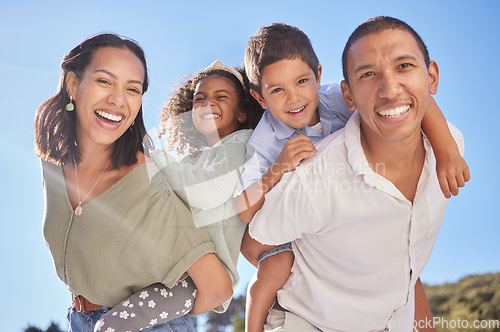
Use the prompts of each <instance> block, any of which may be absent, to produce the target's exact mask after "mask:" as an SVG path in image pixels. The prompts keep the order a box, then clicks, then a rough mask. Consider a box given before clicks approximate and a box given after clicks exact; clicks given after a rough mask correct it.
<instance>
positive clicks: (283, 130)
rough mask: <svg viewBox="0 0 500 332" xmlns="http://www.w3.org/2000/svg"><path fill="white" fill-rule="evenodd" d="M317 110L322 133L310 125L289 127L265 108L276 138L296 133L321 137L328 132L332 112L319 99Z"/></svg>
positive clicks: (286, 137) (291, 135)
mask: <svg viewBox="0 0 500 332" xmlns="http://www.w3.org/2000/svg"><path fill="white" fill-rule="evenodd" d="M318 111H319V119H320V121H321V124H322V125H323V133H324V134H322V133H320V132H318V131H317V130H315V129H312V128H311V127H310V126H305V127H303V128H299V129H296V128H293V127H290V126H289V125H287V124H284V123H283V122H281V121H280V120H278V119H276V118H275V117H274V116H273V115H272V113H271V112H270V111H269V109H267V110H266V112H267V113H268V116H269V122H270V123H271V127H272V128H273V130H274V132H275V133H276V137H277V138H278V139H280V140H281V139H289V138H291V137H293V136H296V135H300V134H303V135H306V136H309V137H319V138H323V137H325V136H327V135H328V134H330V129H331V126H332V121H333V114H332V112H330V110H329V109H328V107H327V106H326V105H325V104H324V103H323V102H322V101H321V99H320V100H319V103H318Z"/></svg>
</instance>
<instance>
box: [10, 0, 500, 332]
mask: <svg viewBox="0 0 500 332" xmlns="http://www.w3.org/2000/svg"><path fill="white" fill-rule="evenodd" d="M499 13H500V2H499V1H496V0H491V1H482V0H479V1H475V2H474V4H473V3H472V2H471V1H469V0H467V1H462V0H454V1H447V0H441V1H431V0H429V1H413V2H405V1H371V0H367V1H316V0H310V1H295V0H287V1H255V0H254V1H251V2H248V5H243V2H240V1H234V0H232V1H210V2H208V1H182V3H181V2H180V1H179V2H177V3H173V2H172V3H171V2H168V1H162V2H160V1H158V2H154V1H143V2H139V1H78V2H76V1H64V2H62V1H50V2H49V1H22V0H20V1H9V2H6V1H4V2H3V3H2V5H1V10H0V40H1V42H0V45H1V46H0V47H1V52H0V96H1V98H0V111H1V116H2V121H1V123H0V126H1V127H0V128H1V130H0V149H1V151H2V154H1V162H0V168H1V172H0V174H1V175H0V179H1V182H0V185H1V194H0V195H1V199H0V211H1V215H2V217H1V218H2V221H1V223H0V262H1V264H2V265H1V270H0V271H1V272H0V284H1V285H2V290H1V292H0V294H1V295H0V321H1V323H0V325H1V326H2V327H1V328H0V329H1V330H2V331H8V332H18V331H21V330H22V329H23V328H24V327H26V326H27V324H28V323H32V324H37V325H39V326H40V327H42V328H46V327H47V326H48V324H49V322H50V321H51V320H55V321H56V322H59V323H61V325H62V326H66V321H65V314H66V308H67V306H68V305H69V304H70V295H69V292H68V291H67V290H66V289H65V287H64V285H63V284H62V282H61V281H60V280H59V279H58V278H57V276H56V274H55V272H54V269H53V266H52V261H51V258H50V255H49V253H48V250H47V248H46V246H45V243H44V241H43V239H42V235H41V222H42V217H43V205H44V203H43V192H42V181H41V176H40V165H39V161H38V160H37V158H36V156H35V154H34V152H33V115H34V112H35V110H36V108H37V107H38V106H39V105H40V103H41V102H43V101H44V100H45V99H47V98H48V97H50V96H51V95H53V94H54V93H55V92H56V88H57V84H58V80H59V74H60V70H59V65H60V61H61V59H62V57H63V55H64V54H65V53H66V52H68V51H69V50H70V49H71V48H73V47H74V46H75V45H77V44H78V43H80V42H81V41H82V40H83V39H85V38H87V37H89V36H90V35H92V34H94V33H97V32H104V31H113V32H116V33H119V34H122V35H125V36H128V37H130V38H133V39H135V40H137V41H138V42H139V43H140V44H141V45H142V46H143V48H144V49H145V51H146V54H147V60H148V62H149V74H150V90H149V91H148V92H147V94H146V95H145V98H144V110H145V113H146V123H147V127H148V129H151V128H154V127H155V126H157V123H158V119H159V111H160V108H161V106H162V104H163V102H164V100H165V98H166V96H167V95H168V94H169V92H171V88H172V86H173V85H174V84H175V83H176V82H178V81H179V80H180V79H181V78H182V76H183V75H185V74H188V73H194V72H196V71H197V70H199V69H201V68H204V67H205V66H207V65H209V64H210V63H211V62H212V61H213V60H215V59H220V60H222V61H223V62H225V63H227V64H230V65H239V64H241V63H242V60H243V52H244V49H245V45H246V42H247V41H248V38H249V37H250V36H251V35H252V34H253V33H254V31H255V30H257V29H258V28H259V27H260V26H261V25H267V24H270V23H272V22H285V23H288V24H291V25H295V26H298V27H299V28H301V29H302V30H303V31H304V32H305V33H307V34H308V35H309V37H310V39H311V41H312V43H313V46H314V47H315V50H316V52H317V54H318V57H319V59H320V61H321V63H322V65H323V77H322V78H323V82H338V81H340V80H341V79H342V75H341V66H340V56H341V52H342V49H343V46H344V44H345V42H346V40H347V38H348V36H349V34H350V33H351V32H352V31H353V30H354V29H355V27H356V26H357V25H358V24H360V23H361V22H362V21H364V20H365V19H367V18H369V17H372V16H375V15H380V14H384V15H390V16H394V17H397V18H400V19H403V20H405V21H407V22H408V23H409V24H410V25H412V26H413V27H414V28H415V30H416V31H417V32H419V33H420V35H421V36H422V38H423V39H424V41H425V42H426V43H427V46H428V48H429V50H430V54H431V58H432V59H434V60H436V61H437V63H438V65H439V66H440V87H439V91H438V94H437V95H436V96H435V98H436V100H437V102H438V104H439V106H440V107H441V109H442V110H443V112H444V113H445V116H446V117H447V119H448V120H449V121H451V122H452V123H453V124H455V125H456V126H457V127H458V128H459V129H460V130H461V131H462V133H463V135H464V137H465V142H466V150H465V157H466V160H467V162H468V163H469V166H470V169H471V173H472V179H471V181H470V182H469V183H468V184H467V186H466V187H465V189H463V190H462V191H461V192H460V195H459V196H458V197H455V198H452V199H450V201H449V205H448V211H447V214H446V217H445V220H444V223H443V226H442V228H441V231H440V234H439V236H438V240H437V244H436V246H435V248H434V252H433V254H432V256H431V258H430V260H429V263H428V264H427V267H426V269H425V270H424V272H423V274H422V276H421V277H422V280H423V281H424V282H425V283H429V284H438V283H443V282H447V281H450V282H453V281H456V280H458V279H459V278H461V277H463V276H465V275H467V274H477V273H486V272H498V271H500V246H499V241H498V240H499V239H498V238H499V233H500V225H499V224H500V223H499V221H500V217H499V215H498V212H497V210H496V206H498V204H499V203H498V198H497V192H498V190H499V187H500V181H499V179H498V176H497V173H498V167H499V165H500V157H499V148H498V141H499V140H498V138H497V137H498V136H497V135H498V132H497V130H498V128H497V126H498V125H499V123H500V112H499V111H497V108H498V105H497V104H498V102H497V100H498V94H499V92H498V78H499V77H500V69H499V68H500V66H499V65H498V57H499V54H500V48H499V47H500V43H499V37H498V36H499V35H500V28H499V26H498V14H499ZM496 128H497V129H496ZM240 263H241V265H240V273H241V275H242V284H243V286H244V285H246V283H247V282H248V280H249V278H250V277H251V275H252V274H253V269H251V268H249V267H248V264H246V262H244V259H242V260H240ZM241 289H242V288H239V290H238V292H241Z"/></svg>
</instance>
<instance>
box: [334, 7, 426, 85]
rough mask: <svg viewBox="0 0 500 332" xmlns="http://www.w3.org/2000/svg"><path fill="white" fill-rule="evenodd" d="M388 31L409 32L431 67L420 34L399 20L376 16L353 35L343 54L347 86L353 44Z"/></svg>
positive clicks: (364, 23) (361, 25)
mask: <svg viewBox="0 0 500 332" xmlns="http://www.w3.org/2000/svg"><path fill="white" fill-rule="evenodd" d="M388 29H393V30H403V31H407V32H409V33H410V34H411V35H412V36H413V38H415V41H416V42H417V45H418V47H419V48H420V51H421V52H422V55H423V56H424V61H425V64H426V66H427V67H429V63H430V58H429V51H428V50H427V46H425V43H424V41H423V40H422V38H420V36H419V35H418V33H416V32H415V30H413V28H412V27H411V26H409V25H408V24H407V23H405V22H403V21H401V20H398V19H397V18H393V17H389V16H375V17H372V18H370V19H368V20H366V21H365V22H363V23H361V24H360V25H359V26H358V27H357V28H356V30H354V32H353V33H352V34H351V36H350V37H349V39H348V40H347V43H346V45H345V47H344V52H343V53H342V73H343V74H344V80H345V81H346V83H347V85H349V77H348V75H347V53H348V52H349V50H350V49H351V46H352V44H354V43H355V42H356V41H358V40H359V39H360V38H362V37H365V36H367V35H369V34H372V33H378V32H382V31H384V30H388Z"/></svg>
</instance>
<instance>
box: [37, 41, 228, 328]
mask: <svg viewBox="0 0 500 332" xmlns="http://www.w3.org/2000/svg"><path fill="white" fill-rule="evenodd" d="M147 88H148V76H147V66H146V60H145V57H144V52H143V51H142V49H141V48H140V46H138V45H137V44H136V43H135V42H133V41H131V40H128V39H124V38H121V37H119V36H117V35H113V34H100V35H96V36H93V37H91V38H89V39H87V40H85V41H84V42H82V43H81V44H80V45H78V46H77V47H75V48H74V49H73V50H71V51H70V52H69V53H68V55H66V56H65V57H64V59H63V63H62V76H61V82H60V88H59V92H58V93H57V94H56V95H55V96H53V97H52V98H50V99H48V100H47V101H46V102H44V103H43V104H42V105H41V106H40V108H39V109H38V110H37V113H36V117H35V136H36V150H37V153H38V155H39V157H40V158H41V159H42V169H43V179H44V188H45V198H46V209H45V216H44V224H43V234H44V237H45V241H46V243H47V245H48V247H49V250H50V252H51V254H52V258H53V260H54V265H55V268H56V272H57V274H58V276H59V278H60V279H61V280H62V281H63V282H64V283H65V284H66V286H67V287H68V289H69V290H70V291H71V293H72V294H73V306H72V308H71V309H70V311H69V313H68V319H69V322H70V331H83V330H84V329H88V328H92V329H93V328H94V325H95V322H96V321H97V320H98V319H99V318H100V316H101V315H102V314H103V313H105V312H106V311H107V310H109V307H113V306H115V305H117V304H118V303H120V301H122V300H123V299H125V298H127V297H128V296H130V295H131V294H133V293H134V292H136V291H137V290H139V289H142V288H143V287H145V286H147V285H150V284H152V283H156V282H161V283H163V284H165V285H166V286H168V287H173V286H174V285H175V284H176V283H177V282H179V281H180V280H183V279H184V278H185V277H186V272H187V274H189V276H190V277H191V279H192V281H193V282H194V283H195V284H196V288H197V295H196V300H195V301H194V306H193V308H192V310H191V313H192V314H199V313H202V312H206V311H208V310H210V309H212V308H214V307H216V306H218V305H220V304H221V303H223V302H224V301H225V300H227V299H228V298H229V297H230V296H231V295H232V289H231V280H230V278H229V275H228V274H227V272H226V271H225V270H224V268H223V267H222V265H221V264H220V262H219V260H218V259H217V257H216V256H215V255H214V254H213V252H214V246H213V244H212V243H211V242H210V238H209V236H208V234H207V233H206V231H205V230H204V229H196V228H195V227H194V224H193V220H192V216H191V214H190V212H189V211H188V210H187V208H186V207H185V205H184V204H183V203H182V202H181V201H180V200H179V199H178V198H177V196H176V195H175V194H173V192H172V190H171V188H170V187H169V186H168V184H167V182H166V181H165V179H164V177H163V175H162V174H161V172H159V170H158V168H157V167H156V166H154V164H152V163H149V162H148V159H147V157H146V156H145V155H144V146H143V138H144V137H146V130H145V127H144V123H143V117H142V95H143V94H144V92H146V90H147ZM208 271H209V273H207V272H208ZM187 281H188V282H189V281H190V280H189V279H187ZM145 302H146V303H147V298H146V297H145ZM148 305H154V304H152V303H149V304H148ZM164 316H165V318H166V317H167V316H168V315H167V313H166V314H165V315H164ZM173 326H175V328H177V329H181V330H186V331H189V330H193V327H192V322H191V320H190V318H189V315H185V316H183V317H181V318H179V319H176V320H173V321H172V322H170V323H167V324H162V325H159V326H157V327H156V328H155V329H154V331H171V330H172V328H173ZM151 331H152V330H151Z"/></svg>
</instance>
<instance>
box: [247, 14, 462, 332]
mask: <svg viewBox="0 0 500 332" xmlns="http://www.w3.org/2000/svg"><path fill="white" fill-rule="evenodd" d="M343 66H344V78H345V80H344V81H343V82H342V93H343V96H344V100H345V102H346V104H347V105H348V106H349V108H350V109H351V110H357V111H355V113H354V115H353V116H352V118H351V119H350V120H349V122H348V123H347V124H346V127H345V129H344V130H341V131H339V132H337V133H334V134H332V135H331V136H329V137H327V138H325V139H324V140H323V141H322V142H321V143H320V144H319V146H318V152H317V154H316V156H315V157H313V158H310V159H309V160H307V161H305V162H304V163H303V164H302V165H301V166H299V167H298V168H297V169H296V171H295V172H294V173H287V174H285V176H283V178H282V179H281V182H280V183H279V184H278V185H277V186H276V187H275V188H274V189H273V190H272V191H271V192H270V193H268V194H267V195H266V197H265V203H264V206H263V208H262V209H261V210H260V211H259V212H258V213H257V214H256V216H255V217H254V219H253V221H252V222H251V223H250V235H251V236H252V237H254V238H255V239H256V240H258V241H259V242H262V243H264V244H269V245H273V244H280V243H285V242H288V241H293V244H292V245H293V251H294V254H295V262H294V265H293V268H292V274H291V276H290V278H289V280H288V281H287V283H286V284H285V285H284V286H283V288H282V289H281V290H280V291H279V292H278V299H279V304H280V305H281V307H283V308H284V310H283V309H273V310H272V311H271V313H270V315H269V317H268V325H267V327H266V329H275V331H280V330H285V331H304V330H317V329H319V330H323V331H380V330H391V331H412V329H413V326H414V324H415V326H416V327H417V329H419V328H421V329H419V330H423V328H427V327H429V326H430V323H431V322H432V317H431V315H430V310H429V309H428V305H427V300H426V298H425V292H424V290H423V287H422V284H421V283H420V280H419V275H420V273H421V271H422V270H423V268H424V266H425V264H426V262H427V260H428V258H429V256H430V253H431V251H432V248H433V246H434V242H435V239H436V236H437V233H438V230H439V227H440V224H441V221H442V219H443V217H444V212H445V209H446V199H445V198H444V197H443V195H442V193H441V190H440V187H439V183H438V180H437V176H436V171H435V158H434V154H433V152H432V149H431V146H430V143H429V141H428V140H427V138H425V137H423V135H422V132H421V121H422V118H423V116H424V114H425V110H426V109H427V106H428V103H429V100H430V94H435V93H436V91H437V86H438V78H439V73H438V67H437V65H436V63H435V62H433V61H429V56H428V52H427V48H426V47H425V45H424V44H423V42H422V40H421V38H420V37H419V36H418V35H417V34H416V32H415V31H414V30H413V29H412V28H411V27H409V26H408V25H407V24H406V23H404V22H402V21H399V20H397V19H393V18H390V17H376V18H373V19H371V20H369V21H367V22H365V23H363V24H362V25H360V26H359V27H358V28H357V29H356V31H355V32H354V33H353V34H352V35H351V37H350V38H349V40H348V42H347V44H346V47H345V49H344V53H343ZM452 133H453V135H454V136H455V137H457V136H458V137H459V139H458V142H459V143H458V145H459V148H460V150H461V151H463V141H462V139H461V136H460V133H459V132H458V130H456V129H454V128H452ZM467 177H468V175H467V176H464V177H462V178H460V179H459V180H458V186H459V187H462V186H463V185H464V182H465V181H466V180H468V178H467ZM415 303H418V305H417V306H415ZM276 307H277V308H279V306H276ZM415 307H417V308H419V310H418V312H415ZM426 323H429V324H426Z"/></svg>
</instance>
